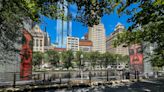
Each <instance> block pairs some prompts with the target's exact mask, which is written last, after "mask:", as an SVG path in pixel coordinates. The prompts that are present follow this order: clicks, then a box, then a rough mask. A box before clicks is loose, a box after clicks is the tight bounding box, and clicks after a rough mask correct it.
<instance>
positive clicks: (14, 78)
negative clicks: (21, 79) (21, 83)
mask: <svg viewBox="0 0 164 92" xmlns="http://www.w3.org/2000/svg"><path fill="white" fill-rule="evenodd" d="M15 86H16V74H15V72H14V76H13V88H15Z"/></svg>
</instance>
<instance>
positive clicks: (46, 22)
mask: <svg viewBox="0 0 164 92" xmlns="http://www.w3.org/2000/svg"><path fill="white" fill-rule="evenodd" d="M136 6H137V5H132V6H130V7H129V8H133V7H136ZM76 8H77V7H76V6H75V5H73V6H71V7H70V11H71V13H72V15H73V16H75V14H76V12H77V9H76ZM130 17H131V16H128V15H126V14H123V15H122V16H120V17H119V16H118V15H117V13H116V11H114V12H113V13H111V14H110V15H104V16H103V17H102V18H101V23H103V24H104V27H105V31H106V37H107V36H109V35H110V33H112V32H113V31H114V28H115V26H116V25H117V23H121V24H122V25H124V26H125V28H126V29H127V28H128V27H129V26H130V25H131V24H132V23H128V22H127V19H128V18H130ZM41 20H42V22H41V23H40V27H41V29H42V30H44V29H45V27H46V31H47V32H48V33H49V35H50V37H51V43H55V39H56V20H53V19H50V18H47V17H45V16H41ZM87 32H88V27H87V26H84V25H83V24H82V23H80V22H76V21H72V36H75V37H79V38H82V37H83V36H84V35H85V34H86V33H87Z"/></svg>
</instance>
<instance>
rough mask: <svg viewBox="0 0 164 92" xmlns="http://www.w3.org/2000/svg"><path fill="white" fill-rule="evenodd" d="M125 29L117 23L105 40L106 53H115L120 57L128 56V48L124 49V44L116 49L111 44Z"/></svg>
mask: <svg viewBox="0 0 164 92" xmlns="http://www.w3.org/2000/svg"><path fill="white" fill-rule="evenodd" d="M124 29H125V27H124V26H123V25H122V24H121V23H118V24H117V25H116V27H115V29H114V32H113V33H111V34H110V35H109V36H108V37H107V38H106V51H108V52H111V53H115V54H121V55H129V52H128V47H125V46H124V45H125V44H121V45H119V46H117V47H114V46H113V44H112V42H113V40H115V39H116V38H117V37H116V36H117V35H118V34H119V33H121V32H123V30H124Z"/></svg>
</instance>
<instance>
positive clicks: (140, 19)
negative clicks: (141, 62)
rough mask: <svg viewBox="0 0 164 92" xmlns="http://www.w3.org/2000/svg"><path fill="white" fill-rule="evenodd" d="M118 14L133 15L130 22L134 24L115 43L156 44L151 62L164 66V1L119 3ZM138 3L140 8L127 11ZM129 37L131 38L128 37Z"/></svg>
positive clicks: (148, 0)
mask: <svg viewBox="0 0 164 92" xmlns="http://www.w3.org/2000/svg"><path fill="white" fill-rule="evenodd" d="M119 3H120V4H121V5H120V8H119V9H118V13H119V14H122V13H124V12H125V13H126V14H128V15H132V17H131V18H129V19H128V22H133V23H132V26H130V27H129V28H128V31H127V32H125V33H122V34H120V35H119V36H122V37H121V38H120V39H118V40H117V41H115V42H114V43H115V44H117V43H121V41H122V42H127V45H130V44H134V43H144V42H149V43H150V44H156V47H155V49H154V52H153V55H151V56H150V57H151V60H150V61H151V62H152V64H153V65H154V66H160V67H161V66H163V65H164V62H163V61H164V30H163V27H164V16H163V15H164V12H163V11H164V7H163V6H164V1H163V0H131V1H130V0H126V2H123V1H120V2H119ZM134 3H137V4H138V7H135V8H132V9H127V8H128V6H130V5H132V4H134ZM127 36H129V37H127Z"/></svg>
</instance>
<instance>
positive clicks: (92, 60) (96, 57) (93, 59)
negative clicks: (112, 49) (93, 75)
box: [88, 51, 100, 69]
mask: <svg viewBox="0 0 164 92" xmlns="http://www.w3.org/2000/svg"><path fill="white" fill-rule="evenodd" d="M99 56H100V53H99V52H98V51H95V52H90V53H89V54H88V57H89V61H90V63H91V66H92V68H94V69H95V66H96V65H97V64H98V60H99Z"/></svg>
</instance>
